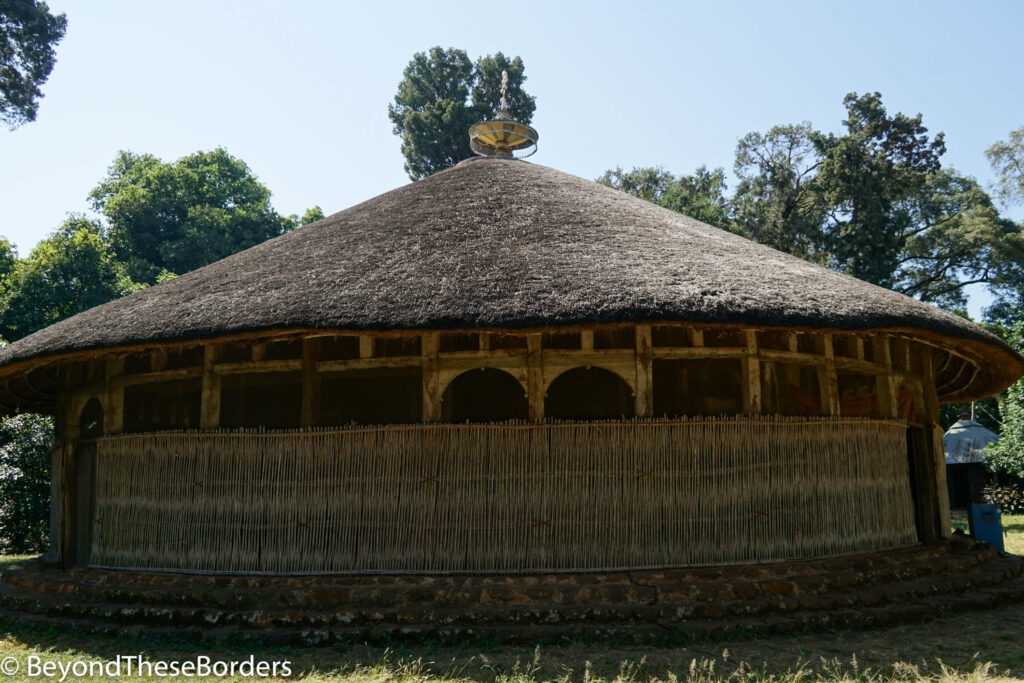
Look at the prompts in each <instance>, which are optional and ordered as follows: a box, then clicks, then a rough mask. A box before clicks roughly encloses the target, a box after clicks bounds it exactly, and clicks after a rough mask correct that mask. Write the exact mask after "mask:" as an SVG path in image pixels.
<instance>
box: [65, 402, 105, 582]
mask: <svg viewBox="0 0 1024 683" xmlns="http://www.w3.org/2000/svg"><path fill="white" fill-rule="evenodd" d="M78 425H79V427H78V441H77V442H76V443H75V450H74V455H73V458H72V461H71V463H70V464H71V468H70V472H68V475H69V477H68V494H69V500H68V509H69V511H70V513H71V519H70V520H68V521H69V524H68V531H69V539H68V545H69V549H68V555H67V558H68V560H69V561H70V564H72V565H75V566H86V565H88V564H89V555H90V551H91V549H92V521H93V507H94V505H95V499H94V491H95V485H96V439H98V438H99V437H101V436H103V406H102V405H101V404H100V402H99V400H97V399H95V398H91V399H89V401H88V402H87V403H86V404H85V407H84V408H82V413H81V415H80V418H79V422H78Z"/></svg>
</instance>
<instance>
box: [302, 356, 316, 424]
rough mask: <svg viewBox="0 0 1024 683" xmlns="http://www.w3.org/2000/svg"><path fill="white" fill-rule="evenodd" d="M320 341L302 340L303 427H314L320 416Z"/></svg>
mask: <svg viewBox="0 0 1024 683" xmlns="http://www.w3.org/2000/svg"><path fill="white" fill-rule="evenodd" d="M319 359H320V339H303V340H302V426H303V427H312V426H313V425H315V424H316V422H317V417H319V415H320V375H319V374H317V371H316V363H317V361H318V360H319Z"/></svg>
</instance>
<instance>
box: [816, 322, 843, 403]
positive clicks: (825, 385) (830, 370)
mask: <svg viewBox="0 0 1024 683" xmlns="http://www.w3.org/2000/svg"><path fill="white" fill-rule="evenodd" d="M821 355H822V356H824V357H825V362H824V363H823V364H821V365H819V366H818V387H819V390H820V391H821V412H822V413H823V414H825V415H839V414H840V412H841V410H840V407H839V376H838V375H837V374H836V354H835V349H834V348H833V346H832V335H831V334H823V335H821Z"/></svg>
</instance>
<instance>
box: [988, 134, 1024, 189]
mask: <svg viewBox="0 0 1024 683" xmlns="http://www.w3.org/2000/svg"><path fill="white" fill-rule="evenodd" d="M985 155H986V156H987V157H988V160H989V163H990V164H992V168H993V170H994V171H995V172H996V175H997V178H996V189H997V191H998V192H999V196H1000V197H1001V198H1002V199H1003V200H1004V201H1006V202H1007V203H1011V204H1014V203H1024V128H1018V129H1017V130H1012V131H1010V135H1009V137H1008V138H1007V139H1006V140H1000V141H999V142H997V143H995V144H994V145H992V146H991V147H989V148H988V149H987V150H985Z"/></svg>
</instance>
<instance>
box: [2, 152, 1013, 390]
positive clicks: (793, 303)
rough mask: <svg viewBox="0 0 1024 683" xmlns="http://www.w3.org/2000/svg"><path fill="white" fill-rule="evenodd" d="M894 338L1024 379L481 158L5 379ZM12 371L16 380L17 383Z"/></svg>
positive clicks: (981, 378)
mask: <svg viewBox="0 0 1024 683" xmlns="http://www.w3.org/2000/svg"><path fill="white" fill-rule="evenodd" d="M631 320H636V321H687V322H695V323H739V324H749V325H762V326H780V327H787V328H816V329H831V330H871V329H875V330H877V329H888V330H894V331H903V332H909V333H911V334H913V335H916V336H919V337H922V338H927V339H929V340H931V341H938V342H940V343H943V344H945V345H947V346H950V347H953V348H956V349H958V350H961V351H962V352H964V353H967V354H969V355H970V356H972V357H974V358H982V359H984V360H985V361H986V363H985V365H986V367H987V368H988V369H984V368H983V369H982V372H980V373H979V374H978V376H977V377H976V379H975V383H974V384H973V385H972V387H971V389H972V391H971V393H977V394H982V395H983V394H987V393H991V392H992V391H995V390H998V389H1000V388H1002V387H1004V386H1006V385H1007V384H1008V383H1009V382H1011V381H1012V380H1013V379H1014V378H1015V377H1017V376H1019V375H1020V374H1021V373H1022V372H1024V362H1022V360H1021V358H1020V357H1019V356H1017V355H1016V354H1014V353H1013V352H1012V351H1010V350H1009V349H1008V348H1007V347H1006V346H1005V345H1004V344H1003V343H1002V342H1001V341H999V340H998V339H997V338H996V337H994V336H992V335H990V334H988V333H987V332H985V331H984V330H982V329H981V328H979V327H977V326H976V325H973V324H971V323H970V322H968V321H966V320H963V319H962V318H959V317H957V316H954V315H950V314H948V313H945V312H943V311H940V310H938V309H936V308H934V307H932V306H929V305H926V304H922V303H920V302H918V301H915V300H913V299H911V298H909V297H906V296H903V295H901V294H896V293H894V292H891V291H889V290H886V289H882V288H880V287H876V286H873V285H869V284H866V283H864V282H861V281H859V280H856V279H854V278H851V277H847V276H845V275H841V274H839V273H835V272H832V271H830V270H827V269H824V268H820V267H818V266H814V265H812V264H810V263H807V262H805V261H803V260H801V259H798V258H795V257H792V256H789V255H786V254H783V253H781V252H778V251H775V250H773V249H770V248H768V247H765V246H762V245H758V244H755V243H753V242H750V241H748V240H746V239H743V238H741V237H737V236H735V235H732V234H730V233H727V232H724V231H722V230H718V229H716V228H713V227H710V226H708V225H705V224H703V223H700V222H698V221H695V220H693V219H691V218H688V217H686V216H682V215H680V214H678V213H673V212H671V211H668V210H665V209H662V208H659V207H657V206H655V205H653V204H650V203H648V202H645V201H642V200H640V199H637V198H635V197H632V196H629V195H626V194H623V193H621V192H617V191H615V190H612V189H609V188H607V187H604V186H602V185H599V184H597V183H594V182H591V181H589V180H584V179H581V178H577V177H575V176H571V175H568V174H565V173H561V172H559V171H555V170H552V169H549V168H545V167H542V166H536V165H533V164H528V163H525V162H521V161H512V160H504V159H494V158H489V159H487V158H479V159H472V160H469V161H465V162H463V163H461V164H459V165H458V166H456V167H454V168H451V169H448V170H445V171H442V172H440V173H437V174H435V175H433V176H431V177H429V178H427V179H425V180H421V181H419V182H415V183H412V184H409V185H405V186H403V187H400V188H398V189H396V190H393V191H391V192H388V193H386V194H383V195H380V196H378V197H374V198H373V199H370V200H369V201H366V202H363V203H362V204H359V205H357V206H354V207H352V208H349V209H346V210H344V211H341V212H339V213H336V214H334V215H333V216H330V217H328V218H326V219H324V220H322V221H319V222H318V223H315V224H313V225H309V226H306V227H303V228H300V229H298V230H296V231H294V232H292V233H290V234H287V235H284V236H282V237H278V238H276V239H273V240H270V241H269V242H265V243H264V244H260V245H258V246H256V247H253V248H251V249H248V250H246V251H243V252H241V253H238V254H235V255H233V256H231V257H228V258H226V259H224V260H222V261H218V262H217V263H213V264H211V265H209V266H206V267H204V268H201V269H199V270H196V271H194V272H191V273H187V274H185V275H183V276H181V277H179V278H177V279H175V280H172V281H170V282H166V283H164V284H161V285H158V286H155V287H152V288H150V289H147V290H145V291H142V292H139V293H137V294H133V295H131V296H128V297H125V298H123V299H120V300H117V301H113V302H111V303H108V304H105V305H103V306H98V307H96V308H94V309H92V310H89V311H86V312H84V313H81V314H79V315H76V316H74V317H72V318H70V319H68V320H64V321H62V322H60V323H57V324H55V325H52V326H51V327H48V328H46V329H44V330H41V331H39V332H36V333H35V334H33V335H31V336H29V337H26V338H25V339H22V340H20V341H18V342H16V343H14V344H12V345H11V346H9V347H8V348H6V349H4V350H3V351H0V366H9V367H8V368H7V370H9V371H10V372H16V371H17V367H20V366H22V365H23V364H24V362H26V361H30V360H32V359H39V358H42V357H50V356H57V355H63V354H68V353H72V352H78V351H82V350H88V349H101V348H104V347H124V346H129V345H136V344H154V343H163V342H171V341H180V340H189V339H201V338H212V337H218V336H222V335H228V334H235V333H242V332H249V331H258V330H271V329H273V330H280V329H282V328H316V329H339V330H388V329H402V330H416V329H439V328H459V327H502V328H521V327H530V326H550V325H564V324H579V323H596V322H612V321H631ZM4 370H5V369H4V368H3V367H0V374H3V373H4Z"/></svg>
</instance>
